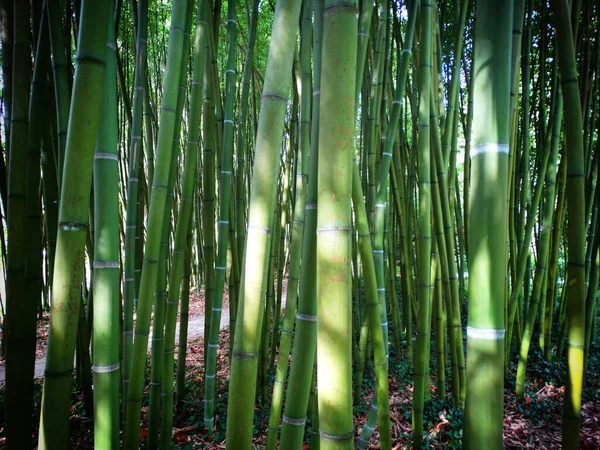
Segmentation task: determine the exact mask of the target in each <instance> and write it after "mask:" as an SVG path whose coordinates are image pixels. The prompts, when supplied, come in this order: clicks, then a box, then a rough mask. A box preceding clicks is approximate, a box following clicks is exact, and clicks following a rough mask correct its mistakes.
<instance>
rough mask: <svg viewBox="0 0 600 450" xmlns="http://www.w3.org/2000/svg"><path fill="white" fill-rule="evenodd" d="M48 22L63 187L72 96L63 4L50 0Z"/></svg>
mask: <svg viewBox="0 0 600 450" xmlns="http://www.w3.org/2000/svg"><path fill="white" fill-rule="evenodd" d="M47 8H48V23H49V31H50V47H51V50H52V70H53V75H54V94H55V102H56V119H57V130H56V131H57V136H58V149H57V152H56V153H57V158H56V169H57V170H56V173H57V174H58V181H59V183H58V185H59V187H61V186H62V185H61V180H62V175H63V168H64V161H65V150H66V145H67V131H68V130H67V127H68V125H69V103H70V101H71V96H70V92H71V89H70V72H69V71H70V68H71V59H70V56H71V55H70V49H71V45H70V26H68V27H65V28H66V29H67V30H69V31H68V32H67V33H68V34H67V36H69V39H68V41H69V45H68V47H67V46H66V45H65V36H64V35H63V34H64V33H65V31H66V30H65V31H63V26H62V23H61V19H60V12H61V6H60V4H59V2H57V1H55V0H51V1H48V3H47Z"/></svg>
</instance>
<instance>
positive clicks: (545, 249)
mask: <svg viewBox="0 0 600 450" xmlns="http://www.w3.org/2000/svg"><path fill="white" fill-rule="evenodd" d="M554 109H555V111H554V114H553V117H552V122H551V123H552V124H553V127H552V128H553V130H552V144H551V150H550V160H549V162H548V169H547V170H546V198H545V201H544V204H543V212H542V231H541V234H540V238H539V240H538V244H537V247H538V253H537V257H536V273H535V279H534V284H533V291H532V294H531V300H530V302H529V307H528V309H527V319H526V323H525V329H524V331H523V339H522V341H521V349H520V352H519V366H518V368H517V380H516V389H515V391H516V395H517V396H518V397H522V396H523V393H524V390H525V368H526V366H527V356H528V353H529V346H530V344H531V335H532V333H533V325H534V323H535V318H536V317H537V309H538V304H539V302H540V297H541V295H542V294H541V293H542V292H543V290H542V287H543V278H544V277H545V276H546V274H547V272H548V254H549V247H550V228H551V225H552V214H553V212H554V199H555V195H554V194H555V189H554V186H555V179H556V165H557V159H558V144H559V140H560V124H561V120H562V98H561V95H560V94H558V98H557V102H556V105H555V106H554ZM539 182H541V181H539ZM540 328H541V329H542V331H543V323H541V324H540ZM541 334H542V335H543V333H541ZM549 344H550V343H548V345H549Z"/></svg>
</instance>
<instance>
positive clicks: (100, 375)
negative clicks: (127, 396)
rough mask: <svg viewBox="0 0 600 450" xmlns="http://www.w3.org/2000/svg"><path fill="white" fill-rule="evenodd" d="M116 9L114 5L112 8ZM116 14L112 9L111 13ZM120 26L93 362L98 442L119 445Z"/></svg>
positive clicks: (109, 103) (111, 82)
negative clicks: (117, 89)
mask: <svg viewBox="0 0 600 450" xmlns="http://www.w3.org/2000/svg"><path fill="white" fill-rule="evenodd" d="M111 9H112V7H111ZM111 12H112V11H111ZM115 46H116V43H115V26H114V22H113V21H112V20H109V25H108V38H107V42H106V68H105V77H104V90H103V92H104V95H103V97H104V99H103V103H102V110H101V112H100V123H99V130H98V137H97V139H96V151H95V153H94V263H93V268H94V278H93V279H94V282H93V286H92V287H93V293H94V301H93V306H92V305H90V306H88V307H93V312H94V318H93V348H94V352H93V366H92V371H93V373H94V446H95V448H98V449H107V450H109V449H115V450H116V449H118V448H119V444H120V440H121V439H120V422H121V421H120V420H119V419H120V417H119V384H120V368H121V367H120V364H119V327H118V326H116V324H118V323H119V314H120V311H119V309H120V308H119V302H120V298H119V297H120V286H119V285H120V281H121V277H120V269H121V263H120V261H119V257H120V248H121V243H120V242H119V241H120V236H119V222H118V220H117V218H118V216H119V210H118V208H119V202H118V196H119V167H118V160H119V157H118V153H117V91H116V79H117V71H116V53H115Z"/></svg>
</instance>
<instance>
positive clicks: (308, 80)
mask: <svg viewBox="0 0 600 450" xmlns="http://www.w3.org/2000/svg"><path fill="white" fill-rule="evenodd" d="M312 10H313V8H312V2H311V1H310V0H308V1H305V2H304V4H303V13H302V29H301V37H300V39H301V40H300V64H301V73H302V75H301V86H300V132H299V136H298V137H299V145H298V150H299V156H298V158H299V163H298V168H297V173H296V196H295V202H294V213H293V222H292V232H291V235H290V240H291V244H290V246H291V248H290V264H289V273H288V284H287V294H286V295H287V299H286V305H285V310H284V315H283V327H282V331H281V342H280V344H279V357H278V360H277V367H276V371H275V383H274V384H273V395H272V397H271V410H270V413H269V427H268V429H267V445H266V448H267V449H268V450H272V449H274V448H275V446H276V443H277V431H278V429H277V427H278V425H279V419H280V417H281V405H282V403H283V392H284V387H285V379H286V375H287V369H288V359H289V355H290V349H291V346H292V336H293V332H294V322H295V320H294V319H295V314H296V307H297V304H298V275H299V272H300V257H301V252H302V243H303V240H304V230H305V224H304V223H305V207H306V201H307V198H306V197H307V180H308V162H309V155H310V151H311V149H310V145H311V141H310V132H311V129H310V113H311V96H312V89H311V87H312V77H311V71H310V56H311V45H312V42H313V25H312ZM313 107H314V106H313ZM313 159H316V158H315V157H314V156H313V158H312V159H311V161H312V160H313ZM298 312H300V310H298ZM312 359H313V360H314V356H313V357H312ZM291 382H292V381H291V379H290V383H291ZM292 401H293V400H292V398H290V397H289V396H288V401H287V402H286V408H287V404H288V403H291V402H292ZM286 417H287V416H286ZM288 422H289V421H288ZM285 423H286V422H285V419H284V424H285ZM282 445H283V435H282Z"/></svg>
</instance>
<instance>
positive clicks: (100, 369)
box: [92, 362, 121, 373]
mask: <svg viewBox="0 0 600 450" xmlns="http://www.w3.org/2000/svg"><path fill="white" fill-rule="evenodd" d="M120 367H121V364H119V363H118V362H117V363H116V364H110V365H108V366H100V365H95V364H94V365H93V366H92V372H94V373H111V372H116V371H117V370H119V369H120Z"/></svg>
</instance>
